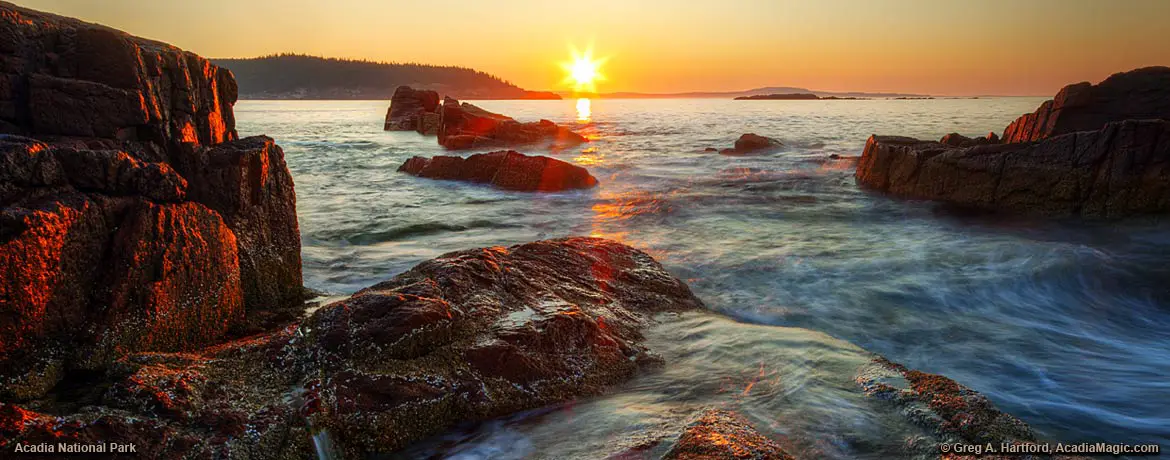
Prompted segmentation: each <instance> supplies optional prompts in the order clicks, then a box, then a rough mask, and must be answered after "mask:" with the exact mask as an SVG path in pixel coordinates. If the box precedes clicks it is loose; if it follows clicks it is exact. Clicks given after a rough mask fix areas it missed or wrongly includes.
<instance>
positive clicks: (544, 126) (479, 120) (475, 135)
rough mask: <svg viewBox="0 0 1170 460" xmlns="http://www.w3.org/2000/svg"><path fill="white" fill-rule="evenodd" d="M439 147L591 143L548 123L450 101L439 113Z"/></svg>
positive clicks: (444, 104)
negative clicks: (512, 116)
mask: <svg viewBox="0 0 1170 460" xmlns="http://www.w3.org/2000/svg"><path fill="white" fill-rule="evenodd" d="M438 135H439V145H442V146H443V147H446V148H448V149H451V150H462V149H469V148H478V147H492V146H509V145H524V144H535V143H541V142H549V143H552V144H554V145H558V146H569V145H576V144H580V143H583V142H588V140H587V139H585V138H584V137H583V136H581V135H580V134H577V133H574V132H573V131H571V130H569V129H568V128H565V127H563V126H559V125H557V124H556V123H553V122H551V121H548V120H540V121H539V122H535V123H520V122H518V121H516V120H513V119H512V118H510V117H507V116H504V115H500V114H498V113H492V112H489V111H487V110H484V109H481V108H479V107H476V106H474V105H472V104H468V103H466V102H464V103H463V104H460V103H459V101H457V100H455V99H452V98H450V97H448V98H445V99H444V100H443V106H442V107H441V108H440V109H439V127H438Z"/></svg>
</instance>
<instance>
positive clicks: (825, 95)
mask: <svg viewBox="0 0 1170 460" xmlns="http://www.w3.org/2000/svg"><path fill="white" fill-rule="evenodd" d="M558 94H560V95H561V96H565V97H587V98H601V99H683V98H715V99H726V98H740V97H749V96H768V95H777V94H778V95H788V94H812V95H815V96H816V97H817V98H819V99H879V98H903V97H904V98H924V99H925V98H927V97H930V96H929V95H926V94H908V93H867V92H859V91H817V90H811V89H808V88H797V87H792V86H766V87H763V88H754V89H749V90H744V91H692V92H686V93H634V92H617V93H590V94H580V93H572V92H568V91H559V92H558ZM806 97H807V96H806Z"/></svg>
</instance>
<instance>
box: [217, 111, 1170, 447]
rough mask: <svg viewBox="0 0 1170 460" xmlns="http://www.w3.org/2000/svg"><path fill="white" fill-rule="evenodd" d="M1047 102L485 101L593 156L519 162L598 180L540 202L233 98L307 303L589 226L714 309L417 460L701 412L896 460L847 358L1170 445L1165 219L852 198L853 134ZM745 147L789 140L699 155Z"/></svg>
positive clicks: (554, 443) (1049, 431)
mask: <svg viewBox="0 0 1170 460" xmlns="http://www.w3.org/2000/svg"><path fill="white" fill-rule="evenodd" d="M1041 101H1042V99H1040V98H984V99H934V100H865V101H730V100H711V99H695V100H593V101H576V100H565V101H481V102H477V104H478V105H480V106H482V107H484V108H486V109H489V110H492V111H496V112H501V113H504V114H507V115H510V116H513V117H515V118H517V119H520V120H536V119H539V118H547V119H550V120H553V121H556V122H558V123H564V124H571V125H575V126H576V127H577V128H578V129H579V131H580V132H582V133H584V134H586V135H587V136H588V137H589V138H590V139H592V142H591V143H589V144H586V145H582V146H580V147H576V148H572V149H567V150H563V151H552V152H550V151H547V150H539V149H521V150H522V151H524V152H526V153H539V154H546V155H551V156H554V157H556V158H560V159H562V160H565V161H570V162H573V163H576V164H579V165H581V166H584V167H586V168H588V169H589V170H590V171H591V172H592V173H593V175H594V176H596V177H597V178H598V179H599V180H600V182H601V185H600V186H599V187H597V188H595V189H592V190H588V191H575V192H568V193H556V194H530V193H516V192H504V191H499V190H494V189H491V188H488V187H485V186H479V185H470V184H463V183H457V182H442V181H431V180H426V179H419V178H415V177H411V176H407V175H404V174H399V173H396V172H395V170H396V169H397V167H398V166H399V165H400V164H401V163H402V162H403V161H405V160H406V159H407V158H409V157H411V156H414V155H423V156H431V155H436V154H442V153H444V152H443V151H442V149H441V148H440V147H439V146H438V145H437V143H436V141H435V139H434V137H423V136H420V135H418V134H416V133H413V132H384V131H382V122H383V118H384V116H385V113H386V108H387V106H388V103H387V102H385V101H345V102H341V101H311V102H310V101H241V102H240V103H238V104H237V105H236V116H237V119H238V128H239V130H240V132H241V134H243V135H251V134H261V133H263V134H268V135H270V136H272V137H274V138H276V139H277V141H278V142H279V143H280V145H282V146H283V147H284V149H285V153H286V158H287V162H288V165H289V168H290V169H291V170H292V173H293V177H294V181H295V182H296V190H297V200H298V202H297V209H298V213H299V216H300V225H301V235H302V241H303V247H304V249H303V258H304V274H305V282H306V284H307V285H308V286H310V287H313V288H316V289H321V290H325V291H327V292H330V293H336V294H348V293H352V292H353V291H356V290H357V289H359V288H362V287H365V286H368V285H370V284H373V283H375V282H378V281H381V280H384V279H387V278H390V277H392V276H394V275H395V274H397V273H400V272H402V271H404V270H406V269H408V268H410V267H411V266H413V265H415V264H417V263H418V262H421V261H423V260H426V259H429V258H432V257H435V256H438V255H440V254H442V253H445V252H449V251H453V250H458V249H465V248H472V247H481V246H492V245H506V244H514V243H520V242H525V241H531V240H536V239H543V238H555V237H562V236H569V235H592V236H598V237H605V238H611V239H615V240H618V241H621V242H623V243H626V244H630V245H632V246H635V247H638V248H640V249H643V250H645V251H647V252H649V253H650V254H651V255H653V256H654V257H655V258H656V259H658V260H659V261H660V262H662V263H663V265H665V266H666V267H667V268H668V269H669V270H670V271H671V272H672V273H674V274H675V275H676V276H678V277H680V278H682V279H684V280H686V281H687V282H688V283H689V284H690V285H691V287H692V289H693V290H694V291H695V293H696V294H697V295H698V296H699V297H700V298H701V299H702V300H703V301H704V302H705V303H706V304H707V305H708V306H709V307H710V308H711V309H712V310H714V311H716V312H719V313H722V314H723V315H725V316H726V318H729V319H725V318H721V317H711V316H702V315H699V316H695V317H687V318H685V319H684V320H681V321H673V322H668V323H667V324H666V325H664V326H662V327H660V328H658V330H655V331H652V333H651V334H650V341H651V344H652V346H653V347H654V348H655V349H656V350H657V351H659V352H660V353H661V354H663V356H664V357H666V358H667V365H666V367H665V368H664V369H663V370H662V371H659V372H654V373H649V374H647V375H645V376H642V377H639V378H637V379H635V380H634V381H633V382H630V383H629V384H628V385H626V386H623V387H620V388H616V389H615V390H614V393H613V394H612V395H609V396H604V397H600V398H594V399H590V400H586V401H580V402H577V403H574V404H571V405H567V406H565V407H558V408H548V409H544V410H540V411H534V412H532V413H527V414H521V415H518V416H516V417H510V418H508V419H503V420H497V421H493V422H490V423H484V424H478V425H472V426H467V427H461V428H459V429H456V430H453V431H452V432H451V433H449V434H447V435H445V436H441V437H437V438H436V439H434V440H432V441H430V442H426V443H424V444H422V445H420V446H417V447H415V448H414V449H413V450H411V451H409V452H408V454H407V455H409V456H418V455H424V454H425V455H427V456H434V457H436V458H460V459H471V458H597V457H598V456H600V457H604V456H605V455H601V454H603V453H604V454H606V455H608V454H609V453H614V452H619V451H621V450H622V449H624V448H628V447H630V446H634V445H643V447H645V446H651V447H649V449H650V451H655V450H654V449H658V450H659V451H661V450H662V449H664V448H668V447H669V439H668V438H669V437H670V436H673V435H677V433H678V431H679V430H680V429H681V427H682V426H683V424H685V422H686V420H687V418H688V417H689V416H691V415H693V414H694V413H695V410H696V409H697V408H699V407H710V406H727V407H732V408H734V409H735V410H737V411H740V412H741V413H743V414H745V415H746V416H748V417H749V418H750V419H751V420H752V421H753V422H754V423H755V424H756V425H757V426H758V427H761V431H764V432H765V433H766V434H769V435H772V436H775V437H777V438H778V439H782V440H783V442H782V444H783V445H784V446H785V447H786V448H787V449H789V450H790V451H792V452H793V453H795V454H798V455H801V456H803V457H804V458H896V457H898V456H899V454H897V453H895V452H902V451H901V450H899V449H903V450H904V449H905V445H906V441H905V440H906V439H908V438H912V437H913V433H914V428H913V427H910V426H907V425H905V423H903V422H899V421H898V418H897V417H896V414H883V413H881V411H880V410H879V409H875V408H874V407H876V406H875V405H874V404H872V403H867V402H865V401H863V400H861V399H859V398H858V396H857V390H856V385H855V384H853V382H852V376H853V374H854V373H855V372H856V370H857V368H858V367H859V366H862V365H863V364H864V362H865V361H866V360H867V359H868V358H867V356H868V355H866V354H865V352H864V351H862V350H868V351H870V352H874V353H878V354H881V355H884V356H886V357H888V358H890V359H891V360H893V361H896V362H900V363H903V364H905V365H907V366H910V367H912V368H917V369H921V370H923V371H926V372H932V373H939V374H943V375H946V376H948V377H951V378H953V379H955V380H956V381H958V382H960V383H962V384H964V385H966V386H969V387H971V388H973V389H975V390H977V391H980V392H982V393H984V394H985V395H987V396H988V397H989V398H991V399H992V400H993V401H994V402H995V403H996V404H997V405H998V406H999V407H1000V408H1001V409H1004V410H1005V411H1008V412H1010V413H1012V414H1013V415H1016V416H1018V417H1020V418H1022V419H1023V420H1025V421H1026V422H1028V423H1029V424H1030V425H1031V426H1032V427H1033V428H1034V429H1036V430H1037V432H1038V433H1039V434H1040V435H1041V436H1042V437H1043V438H1047V439H1051V440H1058V441H1067V442H1082V441H1094V442H1096V441H1107V442H1130V443H1148V442H1156V443H1160V444H1162V445H1164V446H1170V380H1168V378H1167V376H1170V353H1168V352H1170V284H1168V283H1167V281H1170V266H1167V264H1166V261H1167V260H1170V257H1168V256H1170V254H1168V252H1170V251H1168V248H1170V227H1168V226H1167V225H1164V224H1159V223H1157V222H1149V221H1127V222H1112V223H1089V222H1050V221H1041V220H1032V219H1026V218H1005V217H988V216H970V215H964V214H957V213H954V212H951V211H948V210H947V209H946V208H944V207H941V206H938V205H936V204H932V203H925V202H912V201H904V200H898V199H893V198H889V197H884V196H880V195H874V194H871V193H867V192H865V191H863V190H860V189H859V188H858V187H857V186H856V185H855V184H854V180H853V177H852V173H853V168H854V160H853V159H851V158H850V157H855V156H858V155H860V154H861V150H862V147H863V145H864V143H865V140H866V138H867V137H868V136H869V135H870V134H873V133H878V134H900V135H909V136H916V137H920V138H933V139H937V138H939V137H941V136H942V135H944V134H946V133H949V132H959V133H963V134H966V135H980V134H985V133H987V132H988V131H996V132H999V131H1001V130H1002V129H1003V127H1004V126H1006V125H1007V124H1008V123H1009V122H1010V121H1012V120H1013V119H1014V118H1015V117H1017V116H1019V115H1020V114H1022V113H1025V112H1030V111H1032V110H1034V109H1035V107H1036V106H1037V105H1039V103H1040V102H1041ZM745 132H755V133H758V134H762V135H766V136H770V137H774V138H777V139H779V140H781V141H782V142H783V143H784V144H785V147H784V148H783V149H781V150H780V151H778V152H775V153H772V154H767V155H761V156H743V157H730V156H723V155H719V154H716V153H710V152H704V151H703V149H704V148H705V147H715V148H724V147H730V146H731V144H732V143H733V142H734V140H735V138H736V137H738V136H739V135H740V134H742V133H745ZM833 154H836V155H839V156H841V157H842V159H838V160H834V159H831V158H830V155H833ZM765 326H779V327H765ZM760 382H764V383H768V384H761V383H760ZM749 384H751V385H749ZM745 389H748V390H750V391H747V392H745V391H744V390H745ZM875 411H876V412H875ZM663 439H667V440H666V441H663ZM655 452H657V451H655Z"/></svg>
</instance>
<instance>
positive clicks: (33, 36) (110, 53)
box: [0, 2, 237, 149]
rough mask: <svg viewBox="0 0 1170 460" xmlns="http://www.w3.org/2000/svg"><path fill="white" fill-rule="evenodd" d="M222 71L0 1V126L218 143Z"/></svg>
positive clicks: (227, 81)
mask: <svg viewBox="0 0 1170 460" xmlns="http://www.w3.org/2000/svg"><path fill="white" fill-rule="evenodd" d="M236 97H237V87H236V83H235V79H234V78H232V75H231V72H229V71H227V70H224V69H221V68H219V67H216V66H214V65H212V64H211V63H210V62H208V61H207V60H206V59H203V58H201V57H199V56H197V55H195V54H192V53H188V52H185V51H182V50H180V49H178V48H175V47H173V46H170V45H167V44H164V43H159V42H155V41H151V40H146V39H142V38H138V37H133V36H130V35H127V34H125V33H123V32H120V31H117V30H114V29H110V28H108V27H104V26H100V25H96V24H90V23H85V22H81V21H78V20H76V19H71V18H65V17H61V16H57V15H53V14H48V13H42V12H39V11H33V10H29V9H25V8H21V7H18V6H15V5H12V4H10V3H5V2H0V121H2V122H0V129H3V130H4V131H0V133H3V132H7V133H9V134H24V135H37V136H61V137H81V138H96V139H105V140H110V141H144V142H150V143H154V144H156V145H157V146H158V147H162V148H164V149H165V148H168V147H169V146H170V145H172V144H174V143H180V142H182V143H196V144H217V143H220V142H224V141H230V140H233V139H235V138H236V130H235V118H234V116H233V114H232V111H231V107H232V104H234V103H235V102H236Z"/></svg>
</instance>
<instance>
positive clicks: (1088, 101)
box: [1003, 67, 1170, 143]
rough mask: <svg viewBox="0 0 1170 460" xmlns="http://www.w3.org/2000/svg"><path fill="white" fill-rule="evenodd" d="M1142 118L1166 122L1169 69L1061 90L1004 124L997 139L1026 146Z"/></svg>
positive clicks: (1148, 69) (1136, 72) (1116, 76)
mask: <svg viewBox="0 0 1170 460" xmlns="http://www.w3.org/2000/svg"><path fill="white" fill-rule="evenodd" d="M1143 119H1157V120H1170V67H1145V68H1141V69H1135V70H1131V71H1129V72H1121V73H1116V74H1113V75H1112V76H1110V77H1109V78H1106V79H1105V80H1103V81H1102V82H1101V83H1098V84H1096V85H1092V84H1090V83H1089V82H1081V83H1077V84H1075V85H1068V86H1065V87H1064V88H1063V89H1061V90H1060V92H1059V93H1057V94H1056V97H1055V98H1053V99H1051V100H1049V101H1046V102H1044V103H1043V104H1041V105H1040V108H1038V109H1036V111H1035V112H1033V113H1029V114H1025V115H1023V116H1021V117H1020V118H1018V119H1017V120H1016V121H1014V122H1012V123H1011V124H1010V125H1008V127H1007V128H1006V129H1004V132H1003V141H1004V142H1007V143H1018V142H1032V141H1038V140H1042V139H1047V138H1049V137H1055V136H1060V135H1063V134H1069V133H1073V132H1077V131H1093V130H1098V129H1101V128H1103V127H1104V126H1105V125H1106V124H1108V123H1112V122H1117V121H1123V120H1143Z"/></svg>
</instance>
